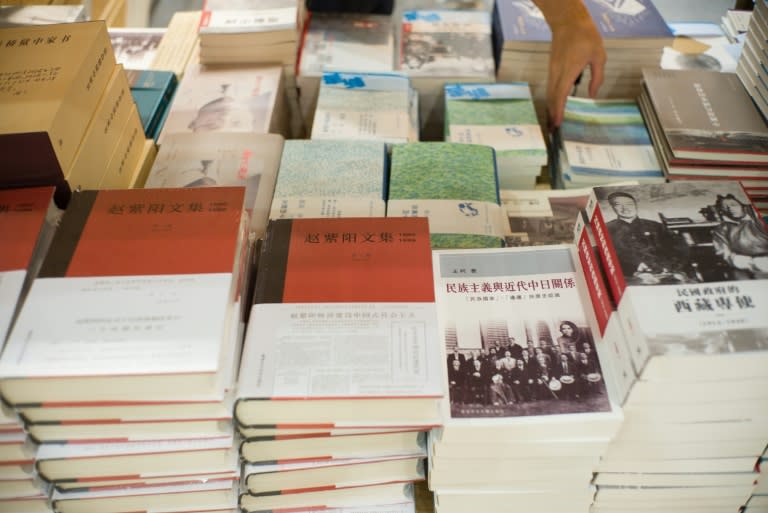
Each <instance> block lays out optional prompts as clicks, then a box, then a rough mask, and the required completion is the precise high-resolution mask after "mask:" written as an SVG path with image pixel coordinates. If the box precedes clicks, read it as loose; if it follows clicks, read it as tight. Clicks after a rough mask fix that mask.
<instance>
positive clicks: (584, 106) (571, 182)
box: [555, 97, 664, 188]
mask: <svg viewBox="0 0 768 513" xmlns="http://www.w3.org/2000/svg"><path fill="white" fill-rule="evenodd" d="M555 139H556V140H557V143H556V144H557V147H558V150H557V151H558V157H559V158H558V161H557V166H556V172H557V176H556V182H559V183H561V184H562V185H563V186H564V187H565V188H570V187H588V186H595V185H604V184H609V183H611V182H622V181H626V180H636V181H638V182H643V183H658V182H663V181H664V173H663V171H662V169H661V165H660V164H659V161H658V159H657V158H656V153H655V152H654V149H653V144H652V143H651V138H650V135H649V134H648V130H647V129H646V127H645V124H644V123H643V117H642V115H641V114H640V109H639V107H638V106H637V103H636V102H634V101H632V100H589V99H582V98H573V97H569V98H568V99H567V100H566V105H565V112H564V118H563V123H562V125H561V126H560V127H559V129H558V131H557V132H556V135H555Z"/></svg>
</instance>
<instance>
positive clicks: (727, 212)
mask: <svg viewBox="0 0 768 513" xmlns="http://www.w3.org/2000/svg"><path fill="white" fill-rule="evenodd" d="M587 210H588V212H589V213H590V219H591V221H590V222H591V224H592V229H593V232H594V233H595V236H596V239H597V241H598V247H600V250H601V256H602V257H603V259H604V260H605V267H606V271H607V275H608V281H609V284H610V285H611V288H612V290H613V293H614V297H616V298H619V311H620V312H622V311H624V308H626V309H627V311H631V312H632V313H633V315H635V316H636V317H634V321H635V324H636V327H637V329H639V330H641V331H642V332H644V333H645V334H646V335H647V338H648V339H649V348H650V353H651V354H668V353H670V352H678V353H688V352H693V353H702V354H716V353H724V352H743V351H751V350H757V349H761V348H768V338H767V337H768V329H767V328H766V316H765V312H766V308H768V288H766V287H765V283H766V282H765V279H766V277H768V230H766V226H765V224H764V222H763V221H762V220H761V219H760V218H759V217H758V215H757V213H756V212H755V210H754V208H753V207H752V205H751V203H750V202H749V200H748V198H747V197H746V194H745V193H744V191H743V190H742V188H741V185H740V184H739V183H738V182H732V181H703V182H699V181H683V182H672V183H669V184H658V185H646V186H626V187H624V186H619V187H596V188H595V190H594V196H593V198H591V199H590V204H589V205H588V208H587ZM625 298H627V299H629V301H625ZM625 303H626V305H625Z"/></svg>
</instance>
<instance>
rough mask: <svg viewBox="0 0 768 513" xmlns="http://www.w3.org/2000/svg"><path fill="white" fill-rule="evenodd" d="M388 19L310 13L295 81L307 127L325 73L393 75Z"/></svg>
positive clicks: (303, 36)
mask: <svg viewBox="0 0 768 513" xmlns="http://www.w3.org/2000/svg"><path fill="white" fill-rule="evenodd" d="M394 40H395V37H394V30H393V24H392V18H391V16H384V15H375V14H367V15H365V14H346V15H344V14H342V15H340V14H338V13H324V12H313V13H312V16H311V17H310V18H309V19H308V20H307V24H306V27H305V30H304V33H303V34H302V36H301V42H300V47H299V53H298V56H297V64H296V81H297V86H298V88H299V103H300V106H301V114H302V118H303V119H304V120H305V124H306V125H307V126H311V125H312V117H313V113H314V110H315V107H316V105H317V95H318V92H319V89H320V78H321V77H322V74H323V73H324V72H326V71H356V72H379V73H386V72H392V71H393V70H394V69H395V51H394V48H395V46H394V45H395V43H394Z"/></svg>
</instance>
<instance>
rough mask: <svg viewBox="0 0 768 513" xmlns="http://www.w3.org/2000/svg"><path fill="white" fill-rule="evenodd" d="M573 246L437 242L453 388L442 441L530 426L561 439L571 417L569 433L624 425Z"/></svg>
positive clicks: (514, 432)
mask: <svg viewBox="0 0 768 513" xmlns="http://www.w3.org/2000/svg"><path fill="white" fill-rule="evenodd" d="M571 248H572V246H569V245H551V246H541V247H520V248H501V249H472V250H464V251H457V250H439V251H435V252H434V259H435V260H434V280H435V293H436V302H437V306H438V322H439V327H440V334H441V336H442V338H443V345H444V351H445V352H444V358H445V366H446V377H445V379H446V380H447V388H448V390H449V396H448V397H446V398H445V400H444V403H445V409H446V412H449V414H448V415H447V416H446V420H445V422H444V425H443V427H442V432H441V433H440V436H439V439H440V443H443V442H445V443H452V442H453V441H454V440H456V441H463V440H474V441H480V440H481V439H482V438H484V437H486V436H488V437H489V439H492V440H501V439H502V437H505V436H509V437H512V438H514V437H515V436H518V435H520V436H523V435H522V433H525V432H529V431H530V430H531V429H535V431H536V433H537V436H536V438H537V439H551V438H558V439H562V438H563V433H562V429H563V426H565V425H567V426H569V427H568V428H567V431H568V436H567V437H566V438H568V439H573V438H580V437H590V438H601V437H607V436H610V434H611V433H612V432H613V430H614V429H616V428H617V427H618V421H619V419H620V417H621V415H620V413H619V407H618V406H617V402H616V400H615V397H614V393H613V391H612V390H611V389H610V387H607V386H606V379H605V375H606V372H610V371H609V370H608V369H607V368H604V367H605V365H607V362H604V361H603V360H602V358H601V357H600V356H599V355H598V352H597V351H596V346H595V339H594V334H595V333H594V331H593V326H592V323H591V322H589V321H588V317H587V316H586V314H585V305H584V304H583V300H582V298H581V295H580V291H579V290H578V287H577V277H576V273H577V272H578V269H577V267H576V265H575V261H574V255H573V254H572V252H571ZM533 426H536V427H535V428H533ZM554 426H557V427H554ZM577 426H578V427H577ZM526 436H527V435H526Z"/></svg>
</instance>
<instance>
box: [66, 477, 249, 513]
mask: <svg viewBox="0 0 768 513" xmlns="http://www.w3.org/2000/svg"><path fill="white" fill-rule="evenodd" d="M51 504H52V505H53V507H54V508H55V510H56V511H57V512H60V513H93V512H97V511H101V512H104V511H137V510H140V509H142V508H143V509H144V510H145V511H162V510H165V511H184V510H190V509H192V508H194V509H198V510H200V509H201V508H202V509H204V510H205V511H211V512H216V511H227V510H229V511H231V510H232V508H234V507H235V506H236V505H237V485H236V484H234V485H233V484H232V483H231V482H222V481H212V482H208V483H201V484H198V483H195V484H182V485H168V486H160V487H148V488H124V489H120V488H117V489H112V490H100V491H88V492H59V491H54V492H53V494H52V495H51Z"/></svg>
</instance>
